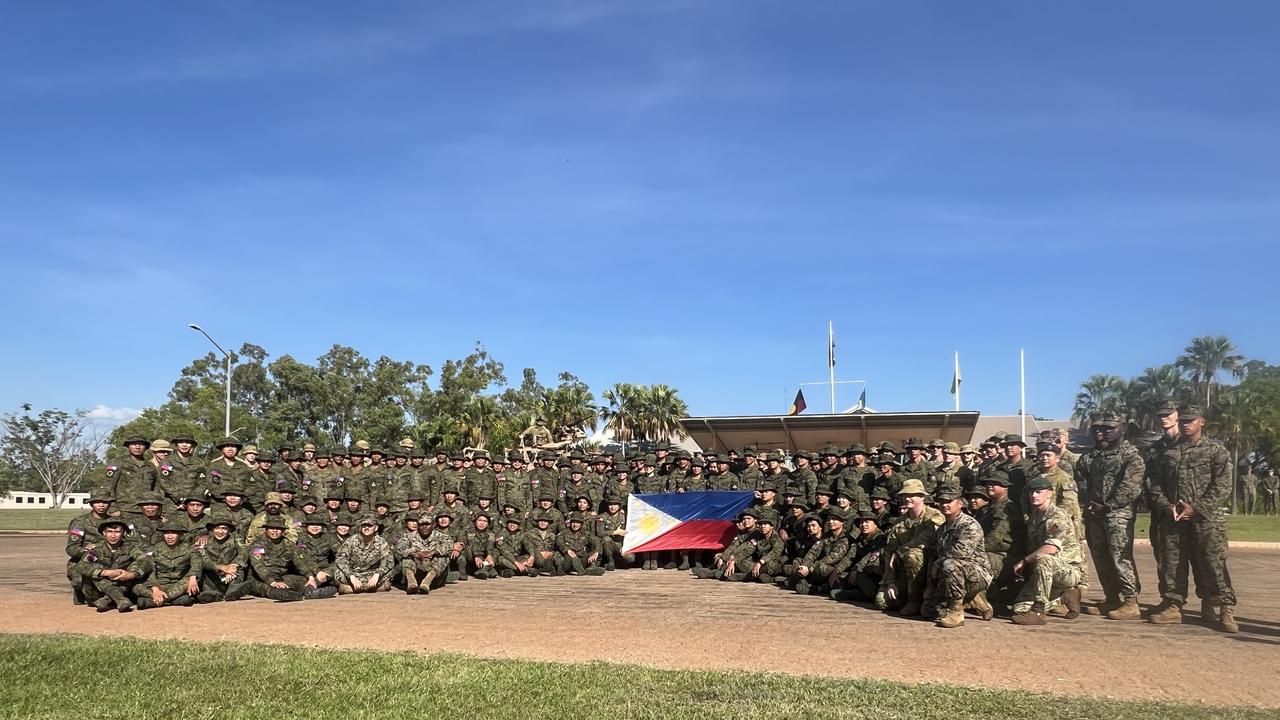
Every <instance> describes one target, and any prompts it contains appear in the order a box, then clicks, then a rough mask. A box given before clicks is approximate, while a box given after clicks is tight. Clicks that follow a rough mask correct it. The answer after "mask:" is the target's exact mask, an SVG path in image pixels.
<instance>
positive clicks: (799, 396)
mask: <svg viewBox="0 0 1280 720" xmlns="http://www.w3.org/2000/svg"><path fill="white" fill-rule="evenodd" d="M807 407H809V406H808V405H806V404H805V403H804V390H803V389H801V390H797V391H796V399H795V401H794V402H792V403H791V409H790V410H788V411H787V414H788V415H799V414H800V413H802V412H804V409H805V408H807Z"/></svg>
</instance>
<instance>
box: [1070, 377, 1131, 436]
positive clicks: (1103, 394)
mask: <svg viewBox="0 0 1280 720" xmlns="http://www.w3.org/2000/svg"><path fill="white" fill-rule="evenodd" d="M1127 392H1128V381H1126V380H1125V379H1124V378H1122V377H1120V376H1119V375H1104V374H1098V375H1092V376H1090V377H1089V379H1088V380H1085V381H1084V382H1082V383H1080V392H1078V393H1076V401H1075V405H1074V407H1073V408H1072V411H1071V418H1072V419H1073V420H1075V421H1076V422H1078V423H1079V424H1080V427H1084V426H1085V425H1087V424H1088V422H1089V416H1090V415H1093V414H1094V413H1096V412H1123V410H1124V398H1125V394H1126V393H1127Z"/></svg>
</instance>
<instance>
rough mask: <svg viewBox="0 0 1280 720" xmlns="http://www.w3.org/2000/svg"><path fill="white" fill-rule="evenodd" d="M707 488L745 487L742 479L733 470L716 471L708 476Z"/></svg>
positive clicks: (729, 488)
mask: <svg viewBox="0 0 1280 720" xmlns="http://www.w3.org/2000/svg"><path fill="white" fill-rule="evenodd" d="M707 489H708V490H739V489H743V485H742V480H740V479H739V478H738V476H737V475H735V474H733V473H731V472H726V473H715V474H713V475H708V476H707ZM746 489H748V490H753V489H754V488H746Z"/></svg>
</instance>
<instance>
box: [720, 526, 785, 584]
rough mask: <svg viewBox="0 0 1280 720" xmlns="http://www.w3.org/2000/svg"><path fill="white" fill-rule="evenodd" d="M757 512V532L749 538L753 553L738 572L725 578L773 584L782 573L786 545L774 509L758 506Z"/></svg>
mask: <svg viewBox="0 0 1280 720" xmlns="http://www.w3.org/2000/svg"><path fill="white" fill-rule="evenodd" d="M756 514H757V518H756V530H755V533H754V535H752V536H751V537H749V538H748V539H747V542H748V544H749V545H750V549H751V555H750V556H749V557H746V558H745V560H744V562H743V564H742V566H741V567H740V568H738V572H735V573H732V574H730V575H728V576H726V578H725V579H726V580H731V581H735V582H758V583H763V584H766V585H772V584H773V582H774V579H775V578H776V577H777V576H778V575H781V574H782V560H783V552H784V551H785V547H784V544H783V542H782V536H781V535H780V534H779V533H778V516H777V514H776V513H774V512H773V511H772V510H763V511H762V510H760V509H758V508H757V509H756ZM743 549H744V550H745V549H746V548H743ZM735 564H736V563H735Z"/></svg>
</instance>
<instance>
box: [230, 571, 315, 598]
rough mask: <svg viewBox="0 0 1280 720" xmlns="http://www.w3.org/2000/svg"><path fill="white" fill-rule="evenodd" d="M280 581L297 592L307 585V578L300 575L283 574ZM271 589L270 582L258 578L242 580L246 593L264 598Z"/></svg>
mask: <svg viewBox="0 0 1280 720" xmlns="http://www.w3.org/2000/svg"><path fill="white" fill-rule="evenodd" d="M280 582H282V583H284V584H285V585H288V586H289V589H290V590H292V591H294V592H298V593H300V592H302V590H303V588H305V587H306V585H307V579H306V578H305V577H303V576H301V575H285V576H284V577H282V578H280ZM271 590H272V587H271V583H269V582H266V581H265V580H262V579H260V578H256V577H253V578H249V579H247V580H245V581H244V592H245V594H246V595H252V596H253V597H260V598H264V597H267V593H269V592H270V591H271Z"/></svg>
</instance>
